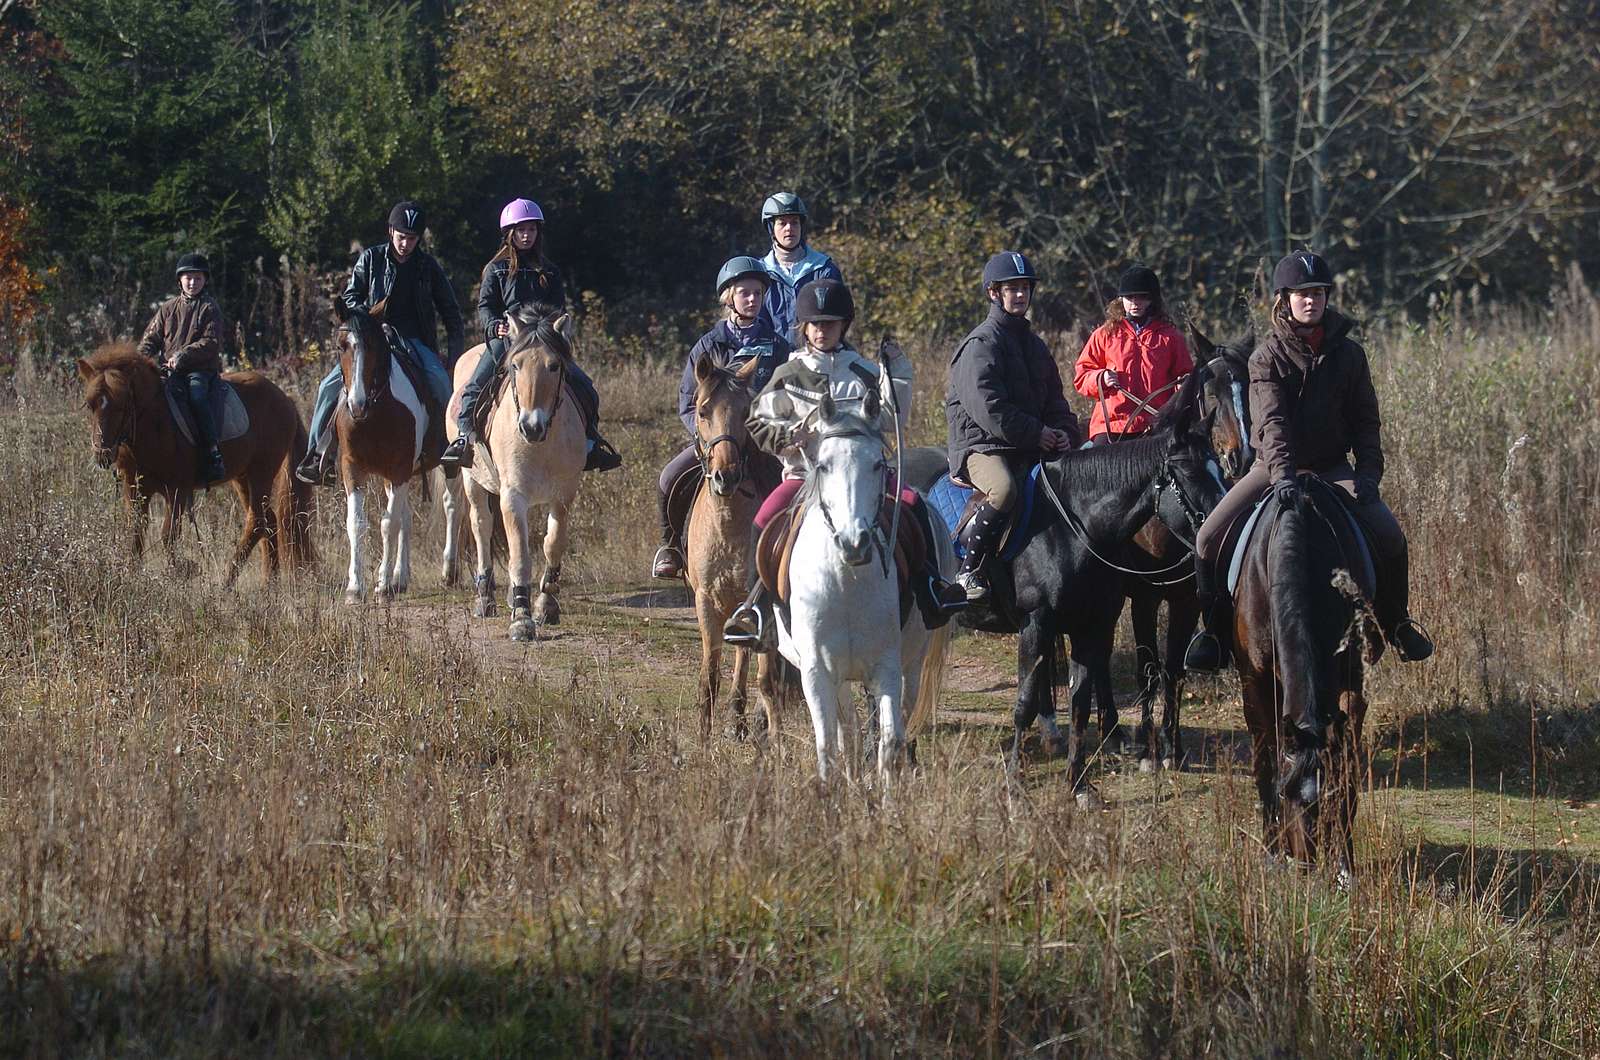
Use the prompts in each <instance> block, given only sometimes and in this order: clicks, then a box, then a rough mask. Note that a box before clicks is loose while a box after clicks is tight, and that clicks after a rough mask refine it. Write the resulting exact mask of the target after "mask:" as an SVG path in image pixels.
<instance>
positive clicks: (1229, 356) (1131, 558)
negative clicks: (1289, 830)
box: [1100, 324, 1255, 771]
mask: <svg viewBox="0 0 1600 1060" xmlns="http://www.w3.org/2000/svg"><path fill="white" fill-rule="evenodd" d="M1189 338H1190V344H1191V347H1192V348H1193V350H1194V353H1195V362H1196V365H1197V367H1196V368H1195V372H1196V373H1198V374H1199V375H1200V389H1199V390H1198V391H1197V393H1196V397H1197V398H1198V400H1199V402H1200V415H1201V416H1202V417H1204V419H1205V422H1206V425H1207V427H1208V429H1209V431H1210V435H1211V449H1212V451H1213V452H1214V453H1216V456H1217V464H1218V467H1219V469H1220V471H1221V473H1222V478H1223V480H1224V484H1225V485H1231V484H1232V483H1234V482H1236V481H1238V479H1240V478H1241V477H1243V475H1244V473H1245V471H1247V470H1248V469H1249V466H1250V460H1251V456H1252V453H1251V451H1250V441H1249V437H1248V435H1249V431H1248V429H1247V427H1246V414H1245V409H1246V402H1247V401H1248V400H1249V395H1248V387H1249V382H1250V380H1249V369H1248V364H1247V361H1248V359H1249V356H1250V351H1251V349H1253V348H1254V346H1255V332H1254V330H1252V331H1250V332H1249V333H1248V334H1247V335H1246V336H1245V337H1243V338H1241V339H1239V340H1238V341H1236V342H1233V343H1230V344H1226V345H1222V346H1217V345H1215V344H1213V343H1212V342H1211V340H1210V339H1208V338H1207V337H1206V336H1205V335H1204V334H1203V333H1202V332H1201V331H1200V330H1199V329H1198V328H1196V327H1194V325H1192V324H1191V325H1190V326H1189ZM1192 545H1193V538H1192V537H1187V538H1184V539H1180V538H1179V537H1177V536H1176V535H1174V534H1173V532H1172V531H1171V530H1170V529H1168V527H1167V526H1166V524H1164V523H1162V522H1161V521H1160V520H1159V519H1152V520H1150V522H1148V523H1146V524H1145V526H1144V527H1143V529H1141V530H1140V531H1139V533H1138V534H1137V535H1136V536H1135V537H1134V540H1133V544H1132V545H1130V546H1129V548H1128V549H1127V551H1126V552H1125V553H1124V558H1123V561H1122V562H1123V564H1124V565H1125V566H1127V567H1128V568H1129V569H1130V570H1136V571H1148V572H1151V573H1149V574H1148V575H1129V576H1128V577H1127V578H1126V579H1125V581H1124V583H1123V584H1124V587H1125V589H1126V592H1127V597H1128V603H1129V606H1130V609H1131V612H1132V619H1133V639H1134V645H1135V647H1134V653H1135V654H1134V659H1135V665H1136V668H1137V670H1138V674H1139V683H1140V690H1139V697H1138V700H1137V706H1138V708H1139V726H1138V728H1137V729H1136V730H1135V732H1134V738H1133V746H1134V754H1135V756H1136V758H1137V760H1138V762H1139V768H1140V769H1141V770H1143V771H1149V770H1151V769H1154V768H1155V765H1156V763H1158V762H1159V763H1160V764H1161V765H1162V766H1163V767H1165V768H1168V769H1171V768H1174V767H1179V768H1181V767H1182V765H1183V763H1184V760H1185V757H1186V756H1185V752H1184V747H1183V728H1182V726H1181V724H1180V716H1179V713H1180V712H1179V703H1180V698H1179V692H1180V685H1181V683H1182V681H1183V674H1184V669H1183V654H1184V651H1185V649H1186V648H1187V647H1188V645H1189V639H1190V637H1192V636H1193V635H1194V631H1195V627H1196V626H1197V625H1198V623H1199V620H1200V607H1199V604H1198V603H1197V601H1196V599H1195V592H1194V576H1193V566H1192V565H1189V566H1188V567H1187V569H1185V570H1182V571H1179V570H1177V569H1176V568H1177V567H1179V566H1181V565H1183V563H1184V560H1185V559H1191V560H1192V557H1193V549H1192ZM1163 603H1165V604H1166V605H1167V636H1166V640H1165V643H1162V641H1161V638H1160V636H1159V628H1158V617H1159V614H1160V610H1161V605H1162V604H1163ZM1157 696H1160V698H1161V726H1160V728H1159V729H1158V728H1157V727H1156V724H1155V703H1156V697H1157ZM1100 725H1101V729H1102V731H1103V732H1105V733H1107V734H1110V735H1109V736H1108V740H1109V742H1110V743H1111V744H1113V745H1115V744H1117V743H1120V742H1121V740H1120V735H1119V734H1120V730H1119V729H1118V728H1117V723H1116V714H1115V707H1114V706H1113V708H1112V713H1111V714H1110V716H1102V717H1101V719H1100Z"/></svg>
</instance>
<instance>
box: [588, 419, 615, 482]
mask: <svg viewBox="0 0 1600 1060" xmlns="http://www.w3.org/2000/svg"><path fill="white" fill-rule="evenodd" d="M583 433H584V436H585V437H586V438H587V439H588V441H589V455H588V457H586V458H585V459H584V462H583V469H584V470H585V471H615V470H616V469H617V468H619V467H621V466H622V454H621V453H618V452H617V450H616V447H615V446H613V445H612V444H611V443H610V442H608V441H606V440H605V439H604V438H603V437H601V435H600V425H599V423H597V422H593V421H591V422H589V423H586V424H584V431H583Z"/></svg>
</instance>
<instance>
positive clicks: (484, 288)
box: [478, 258, 567, 342]
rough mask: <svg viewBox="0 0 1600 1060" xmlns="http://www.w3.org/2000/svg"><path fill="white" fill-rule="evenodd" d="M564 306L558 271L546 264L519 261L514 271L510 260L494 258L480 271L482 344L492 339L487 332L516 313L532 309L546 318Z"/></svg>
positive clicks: (479, 306) (479, 300)
mask: <svg viewBox="0 0 1600 1060" xmlns="http://www.w3.org/2000/svg"><path fill="white" fill-rule="evenodd" d="M566 305H567V292H566V286H565V285H564V284H563V283H562V282H561V270H560V269H557V268H556V267H555V266H554V265H551V264H550V263H548V262H546V263H544V264H538V263H536V262H529V261H522V262H519V263H518V264H517V268H516V270H515V271H513V270H512V268H511V261H510V259H508V258H495V259H494V260H493V261H491V262H489V264H487V265H485V266H484V267H483V279H482V281H481V282H480V283H479V284H478V327H479V328H480V329H482V331H483V338H484V341H485V342H487V341H489V339H491V338H493V336H492V335H491V334H490V328H492V327H494V325H495V324H496V323H497V322H498V321H500V320H502V319H504V318H505V316H506V315H507V314H508V313H511V312H512V311H514V310H516V309H519V308H522V307H524V306H531V307H533V308H534V309H535V310H536V311H537V312H538V313H539V315H540V316H549V315H550V314H552V313H559V312H560V311H561V310H562V309H565V308H566Z"/></svg>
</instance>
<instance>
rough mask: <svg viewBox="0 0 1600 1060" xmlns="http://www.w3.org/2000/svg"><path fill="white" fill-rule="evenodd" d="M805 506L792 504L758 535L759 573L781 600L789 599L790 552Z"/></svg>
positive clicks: (774, 517)
mask: <svg viewBox="0 0 1600 1060" xmlns="http://www.w3.org/2000/svg"><path fill="white" fill-rule="evenodd" d="M802 513H803V506H802V505H801V504H800V503H799V500H798V497H797V498H796V503H794V504H791V505H789V506H788V507H787V508H785V509H783V510H782V511H781V512H779V513H778V514H777V515H775V516H773V518H772V521H771V522H770V523H768V524H767V526H766V529H764V530H762V531H761V536H760V537H759V538H757V539H756V574H757V575H758V576H759V577H760V578H761V584H762V585H765V586H766V587H767V591H768V592H770V593H772V595H773V597H774V598H775V599H777V600H780V601H787V600H788V599H789V554H790V553H791V552H793V551H794V539H795V537H796V536H797V535H798V533H799V530H800V522H801V515H802Z"/></svg>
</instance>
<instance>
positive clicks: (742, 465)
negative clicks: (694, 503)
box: [694, 432, 751, 486]
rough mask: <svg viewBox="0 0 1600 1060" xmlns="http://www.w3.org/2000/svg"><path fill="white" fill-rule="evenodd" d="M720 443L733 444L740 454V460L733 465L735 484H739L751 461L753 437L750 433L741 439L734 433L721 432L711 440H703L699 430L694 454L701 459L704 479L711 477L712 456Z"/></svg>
mask: <svg viewBox="0 0 1600 1060" xmlns="http://www.w3.org/2000/svg"><path fill="white" fill-rule="evenodd" d="M719 445H731V446H733V451H734V452H735V453H737V454H738V455H739V459H738V462H737V463H735V464H734V465H733V485H735V486H738V485H739V484H741V483H742V482H744V477H745V472H746V469H747V467H748V465H749V463H750V450H751V438H750V435H749V434H746V435H745V436H744V441H742V442H741V441H740V440H739V439H738V437H737V436H735V435H732V434H726V433H724V434H719V435H717V436H716V437H715V438H713V439H711V440H710V441H701V439H700V435H699V433H698V432H697V433H696V434H695V436H694V455H695V459H697V460H699V461H700V476H701V478H702V480H705V481H709V480H710V478H711V456H712V454H713V453H714V452H716V449H717V446H719Z"/></svg>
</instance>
